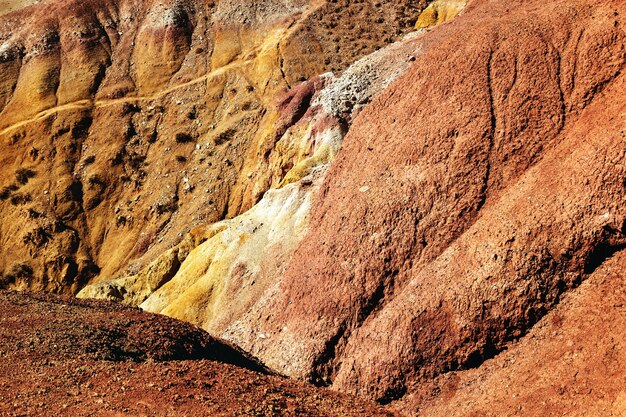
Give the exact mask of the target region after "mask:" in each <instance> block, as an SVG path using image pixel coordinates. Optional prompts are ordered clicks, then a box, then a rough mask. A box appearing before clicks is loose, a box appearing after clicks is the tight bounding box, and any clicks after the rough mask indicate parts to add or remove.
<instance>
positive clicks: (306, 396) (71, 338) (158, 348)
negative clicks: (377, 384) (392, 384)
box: [0, 292, 392, 416]
mask: <svg viewBox="0 0 626 417" xmlns="http://www.w3.org/2000/svg"><path fill="white" fill-rule="evenodd" d="M0 308H1V309H2V311H3V314H2V318H1V319H0V413H1V414H2V415H6V416H23V415H42V414H43V415H55V416H87V415H90V416H94V415H100V416H110V415H129V416H140V415H149V416H171V415H189V416H206V415H220V416H233V415H260V416H271V415H278V414H285V413H287V414H289V415H303V416H304V415H319V416H324V415H326V416H330V415H353V416H379V415H380V416H383V415H392V414H391V413H386V412H384V411H383V410H382V409H380V408H377V407H376V406H374V405H368V404H366V403H363V402H361V401H358V400H356V399H354V398H351V397H348V396H345V395H341V394H338V393H332V392H329V391H325V390H320V389H316V388H313V387H309V386H305V385H303V384H298V383H295V382H290V381H288V380H286V379H284V378H280V377H276V376H269V375H267V374H264V373H258V372H253V370H261V371H262V370H263V368H262V366H260V365H259V364H258V363H257V362H255V361H254V360H252V359H251V358H249V357H247V356H245V355H244V354H242V353H241V352H240V351H238V350H236V349H234V348H232V347H231V346H229V345H228V344H226V343H224V342H221V341H217V340H215V339H214V338H212V337H210V336H209V335H208V334H206V333H205V332H203V331H201V330H198V329H195V328H193V327H192V326H191V325H188V324H185V323H182V322H178V321H176V320H173V319H169V318H166V317H163V316H156V315H151V314H146V313H142V312H140V311H139V310H138V309H132V308H128V307H121V306H119V305H115V304H110V303H107V302H85V301H77V300H73V299H69V298H59V297H53V296H49V295H34V294H18V293H6V292H0ZM192 359H194V360H192ZM207 359H210V360H207ZM224 362H228V363H230V364H234V365H237V366H234V365H230V364H227V363H224ZM242 366H243V367H242ZM246 368H247V369H246Z"/></svg>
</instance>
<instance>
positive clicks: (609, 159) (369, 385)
mask: <svg viewBox="0 0 626 417" xmlns="http://www.w3.org/2000/svg"><path fill="white" fill-rule="evenodd" d="M623 12H624V10H623V4H621V3H620V2H593V3H592V4H590V3H589V2H587V1H584V2H583V1H568V2H563V3H559V2H556V3H550V4H545V3H544V2H525V3H523V4H517V5H515V7H513V6H512V5H511V4H509V3H508V2H486V1H485V2H482V1H476V2H474V3H473V4H472V6H471V7H469V8H468V9H467V10H466V12H465V13H464V14H463V15H462V16H461V17H459V18H458V19H456V20H455V21H453V22H452V23H450V24H449V25H445V26H442V27H441V28H439V29H438V30H436V31H433V32H430V33H429V36H427V37H425V38H424V39H425V40H427V41H428V42H429V45H425V46H424V51H423V52H422V53H421V54H420V55H419V56H418V58H417V61H416V63H415V65H414V66H413V67H412V68H411V70H410V71H409V72H408V73H407V74H406V75H405V76H403V77H402V78H401V79H399V80H398V81H397V82H396V83H395V84H393V85H392V86H391V87H390V88H389V89H388V90H387V91H386V92H385V93H383V94H382V95H381V96H379V97H378V98H377V99H376V100H375V101H374V102H373V103H372V104H371V105H370V106H369V107H368V108H366V109H365V110H364V111H363V113H361V115H360V116H359V117H358V118H357V120H356V121H355V123H354V125H353V126H352V128H351V130H350V132H349V133H348V135H347V137H346V140H345V141H344V145H343V149H342V151H341V153H340V154H339V157H338V159H337V160H336V162H335V163H334V164H333V166H332V168H331V171H330V174H329V176H328V177H327V179H326V181H325V184H324V185H323V187H322V190H321V191H320V193H319V198H318V199H317V200H316V204H315V205H314V208H313V212H312V218H311V228H310V232H309V234H308V236H307V237H306V238H305V240H304V241H303V243H302V244H301V245H300V246H299V248H298V249H297V250H296V252H295V253H294V256H293V258H292V261H291V263H290V265H289V267H288V268H287V270H286V272H285V277H284V278H283V285H282V286H281V290H280V291H279V292H278V295H277V296H276V297H275V298H274V299H273V300H272V302H270V303H268V304H266V305H264V306H263V310H260V309H259V310H257V312H258V316H259V317H258V319H256V320H252V321H251V322H249V323H248V326H249V329H250V330H249V335H248V336H247V337H243V338H242V340H237V343H239V344H241V345H242V346H245V347H246V349H250V350H251V351H252V352H254V353H255V354H257V355H258V356H259V357H261V358H262V359H263V360H264V361H266V362H267V363H268V364H270V366H272V367H274V368H275V369H280V370H281V371H283V372H286V373H288V374H291V375H297V376H301V377H305V378H310V379H313V380H317V381H320V382H323V383H327V384H331V385H333V386H334V387H336V388H338V389H342V390H347V391H349V392H355V393H359V394H361V395H365V396H368V397H372V398H377V399H379V400H381V401H385V402H386V401H392V400H394V399H397V398H401V397H402V396H403V395H404V394H405V393H406V392H407V391H408V390H410V389H411V387H412V384H414V383H416V382H419V381H423V380H425V379H429V378H433V377H435V376H437V375H440V374H442V373H445V372H449V371H452V370H458V369H467V368H470V367H475V366H478V365H480V364H481V363H482V362H483V361H484V360H485V359H486V358H489V357H491V356H493V355H495V354H497V353H498V352H499V351H501V350H502V349H504V347H505V346H506V344H507V342H509V341H510V340H513V339H514V338H517V337H520V336H522V335H524V334H525V333H526V331H527V330H528V329H529V328H530V327H531V326H533V325H534V324H535V323H536V322H537V320H538V319H539V318H541V317H542V316H543V315H544V314H545V313H546V311H548V310H549V309H551V308H553V307H554V305H555V304H556V303H558V301H559V299H560V297H561V295H562V294H563V293H564V292H566V291H568V290H569V289H571V288H572V287H575V286H576V285H578V284H579V283H580V281H581V280H583V279H585V277H586V276H587V274H589V273H590V272H591V271H592V270H593V269H594V268H595V266H596V265H597V264H598V263H600V262H602V260H603V258H604V257H605V256H608V255H609V254H610V253H611V251H612V250H613V249H612V248H615V247H619V246H620V245H622V244H623V243H624V230H623V218H624V217H623V216H624V212H623V210H624V186H623V175H624V172H623V165H622V164H623V157H624V152H623V150H624V147H623V144H622V142H623V126H624V111H623V110H624V109H623V106H624V103H623V99H622V98H621V97H622V93H623V91H624V89H623V81H622V78H621V76H620V73H621V71H622V68H623V66H624V59H625V58H624V32H623V31H622V29H621V19H622V18H621V16H623ZM478 26H480V30H479V31H476V30H474V28H476V27H478ZM616 144H619V145H616ZM363 167H367V169H363ZM313 288H316V289H318V290H314V289H313ZM252 316H253V315H252ZM303 322H306V325H305V326H303V325H302V323H303ZM259 331H260V332H262V333H263V334H264V335H265V336H266V337H265V338H264V339H259V338H258V337H256V335H257V334H258V333H257V332H259ZM248 346H250V347H248Z"/></svg>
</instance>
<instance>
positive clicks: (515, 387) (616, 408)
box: [401, 251, 626, 416]
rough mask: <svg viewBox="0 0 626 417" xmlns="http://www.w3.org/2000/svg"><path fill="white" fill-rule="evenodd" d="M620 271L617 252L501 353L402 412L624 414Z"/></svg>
mask: <svg viewBox="0 0 626 417" xmlns="http://www.w3.org/2000/svg"><path fill="white" fill-rule="evenodd" d="M624 271H626V253H624V251H621V252H619V253H618V254H617V255H615V257H614V259H610V260H608V261H607V262H606V263H604V264H603V265H602V266H601V267H599V268H598V269H597V270H596V271H594V272H593V273H592V274H591V275H590V277H589V279H587V280H586V281H585V282H584V283H583V284H582V285H581V286H580V287H579V288H577V289H576V290H575V291H573V292H572V293H571V294H568V295H567V296H565V297H564V299H563V302H562V303H561V305H559V306H558V307H557V308H556V309H555V310H554V311H551V312H550V313H549V314H548V315H546V317H545V318H544V319H542V320H541V321H540V322H539V323H538V324H537V326H536V327H535V328H533V329H532V330H531V331H530V332H529V334H528V335H527V336H525V337H524V338H523V339H522V340H520V341H519V342H517V343H514V344H512V345H511V346H510V347H509V349H508V350H507V351H506V352H504V353H502V354H500V355H498V357H497V358H495V359H492V360H489V361H487V362H485V364H484V365H483V366H481V367H480V368H479V369H476V370H471V371H466V372H461V373H450V374H448V375H446V376H445V377H443V378H440V379H439V380H437V381H436V383H434V384H432V385H430V386H429V385H425V386H424V387H423V388H422V389H421V392H420V394H416V395H413V396H410V397H409V398H407V404H403V406H402V407H401V408H403V409H406V410H418V409H419V411H420V412H419V415H427V416H477V415H480V416H502V415H523V416H528V415H533V416H546V415H568V416H621V415H623V414H624V411H626V403H625V402H624V399H625V395H626V393H625V391H624V369H626V346H625V345H624V341H623V338H622V337H620V335H622V334H624V331H626V321H625V320H624V318H625V317H626V316H625V315H624V308H625V306H626V303H625V302H626V299H625V294H626V292H625V291H624V290H625V289H626V288H625V287H624V286H625V284H626V273H625V272H624Z"/></svg>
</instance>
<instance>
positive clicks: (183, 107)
mask: <svg viewBox="0 0 626 417" xmlns="http://www.w3.org/2000/svg"><path fill="white" fill-rule="evenodd" d="M426 5H427V2H426V1H420V2H417V3H416V2H409V1H406V2H395V1H382V2H378V3H376V4H375V5H374V4H370V3H361V2H359V3H357V2H350V1H347V0H346V1H340V2H334V1H333V2H326V1H319V2H318V1H304V0H303V1H253V2H230V1H219V2H205V1H200V0H193V1H185V2H176V1H165V2H157V1H152V0H141V1H131V0H88V1H76V0H49V1H46V2H43V3H41V4H38V5H36V6H32V7H27V8H24V9H21V10H19V11H16V12H14V13H10V14H8V15H6V16H4V17H3V18H2V19H1V20H0V74H1V76H0V137H1V143H2V144H1V145H0V146H1V151H2V152H1V154H2V157H1V161H2V164H1V166H2V168H1V169H2V171H1V172H0V173H1V178H2V182H1V183H0V211H1V212H2V216H3V219H4V220H5V221H4V222H3V225H2V227H1V230H0V233H1V235H2V236H3V242H4V243H3V245H2V246H1V247H0V275H1V279H0V281H1V283H2V286H4V287H9V288H21V289H24V288H27V289H33V290H43V291H49V292H61V293H76V292H78V291H79V290H80V289H81V288H82V287H84V286H85V285H86V284H87V283H94V282H97V281H101V280H107V279H111V278H116V277H119V276H129V275H135V274H136V273H137V272H138V271H139V270H141V269H142V268H143V267H145V266H147V265H149V264H150V263H151V262H153V261H154V260H155V259H156V258H157V257H158V256H159V255H161V254H162V253H164V252H166V251H168V250H171V249H172V248H173V247H175V246H176V245H178V244H179V243H180V242H181V240H182V239H183V238H184V236H185V235H186V234H187V233H188V232H189V231H191V230H192V229H194V228H195V227H198V226H202V227H204V226H206V225H207V224H212V223H215V222H217V221H220V220H223V219H225V218H232V217H235V216H237V215H239V214H241V213H243V212H245V211H247V210H248V209H250V208H251V207H252V206H254V205H255V204H256V203H257V202H258V201H259V200H260V199H261V197H262V196H263V194H264V193H265V192H266V191H267V190H268V189H269V188H270V187H271V186H273V184H276V183H280V182H282V181H283V179H284V178H282V177H280V178H277V175H278V176H281V175H284V174H285V173H286V172H282V171H280V170H282V169H285V170H287V171H288V170H290V169H291V167H287V166H288V165H289V164H293V163H294V161H293V157H295V156H294V155H295V154H294V155H292V154H290V155H284V156H279V155H277V154H276V152H268V151H273V150H274V148H275V145H276V142H277V141H278V140H279V139H280V138H281V137H282V135H283V134H284V133H285V131H286V130H287V129H288V128H289V127H290V126H291V124H293V123H296V122H297V121H298V120H299V118H300V117H301V116H302V114H300V113H298V112H299V110H298V109H297V108H294V109H292V111H294V112H295V113H294V114H293V115H292V116H290V117H291V118H286V119H285V118H281V117H282V116H281V114H282V115H284V113H285V112H284V111H283V109H281V108H280V107H279V106H280V104H281V97H283V96H284V95H285V90H287V89H289V88H290V87H294V86H296V84H298V83H299V82H301V81H302V80H308V79H310V78H311V77H313V76H316V75H318V74H322V73H324V72H326V71H328V70H333V71H336V72H339V71H341V70H343V69H345V68H346V67H347V66H348V65H349V64H351V63H352V62H354V61H355V60H356V59H358V58H359V57H362V56H364V55H367V54H368V53H370V52H373V51H374V50H377V49H379V48H380V47H382V46H383V45H385V44H386V43H391V42H392V41H393V40H395V39H398V38H399V37H401V36H402V34H403V33H406V32H408V31H410V30H411V28H412V25H413V23H414V20H415V19H416V18H417V16H418V15H419V13H420V12H421V10H422V9H423V8H424V7H426ZM381 34H383V35H384V36H380V35H381ZM357 38H358V41H357ZM309 98H310V96H307V95H306V94H305V95H304V96H302V97H298V98H297V100H300V102H301V103H303V106H304V107H302V108H306V106H307V105H308V103H307V100H308V99H309ZM286 151H288V152H296V153H297V152H300V154H302V155H304V154H305V153H306V152H307V151H306V150H302V151H297V150H295V149H290V150H286ZM270 153H272V154H273V155H274V156H273V158H274V159H275V160H276V161H270V160H269V159H268V158H269V155H270ZM309 156H310V155H309ZM322 159H328V157H323V158H322ZM279 160H280V161H279ZM274 163H277V164H280V166H273V165H272V164H274ZM277 170H278V171H277ZM305 171H306V169H305ZM277 172H278V173H277ZM291 181H293V178H289V179H287V181H286V182H291Z"/></svg>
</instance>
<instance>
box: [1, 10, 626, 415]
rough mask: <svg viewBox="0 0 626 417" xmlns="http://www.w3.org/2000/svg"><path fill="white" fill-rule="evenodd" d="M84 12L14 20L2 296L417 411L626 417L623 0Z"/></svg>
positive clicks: (6, 117)
mask: <svg viewBox="0 0 626 417" xmlns="http://www.w3.org/2000/svg"><path fill="white" fill-rule="evenodd" d="M66 3H67V4H69V2H67V1H66V2H62V1H60V2H56V1H51V2H48V3H44V4H41V5H39V6H36V7H32V8H27V9H23V10H22V11H19V12H17V13H13V14H8V15H7V16H5V17H4V18H3V19H2V22H3V23H2V24H3V25H4V27H5V28H4V29H3V30H4V32H1V33H3V35H2V37H0V40H1V41H2V45H1V46H0V53H1V54H2V55H1V56H2V60H0V61H1V62H0V65H3V69H4V70H3V72H2V75H1V77H2V78H1V79H0V81H1V83H0V84H1V85H0V98H1V101H0V104H1V106H2V112H1V113H0V129H2V130H1V132H0V133H1V135H2V138H3V142H2V146H3V152H2V153H0V155H1V156H0V158H2V162H3V164H0V169H3V170H4V172H5V174H4V175H3V176H2V178H3V181H5V185H3V187H4V188H2V189H1V191H0V197H1V202H0V210H2V214H3V216H5V217H4V218H6V219H7V220H6V221H5V222H4V223H3V224H2V225H1V226H0V232H1V234H0V236H2V238H3V245H2V246H1V247H0V271H3V272H2V285H3V286H4V287H8V288H18V289H40V290H46V291H57V292H68V293H77V294H78V296H79V297H85V298H90V297H93V298H104V299H109V300H115V301H119V302H122V303H127V304H131V305H135V306H140V307H141V308H143V309H145V310H148V311H151V312H157V313H162V314H166V315H169V316H172V317H175V318H179V319H182V320H185V321H188V322H191V323H193V324H195V325H198V326H200V327H202V328H204V329H206V330H208V331H209V332H210V333H212V334H213V335H215V336H219V337H222V338H224V339H227V340H229V341H230V342H233V343H235V344H237V345H238V346H240V347H241V348H242V349H244V350H245V351H247V352H250V353H251V354H252V355H254V356H255V357H257V358H259V359H260V360H261V361H262V362H263V363H264V364H265V365H266V366H268V367H269V368H271V369H273V370H275V371H277V372H279V373H281V374H284V375H287V376H290V377H294V378H300V379H304V380H307V381H310V382H314V383H316V384H318V385H323V386H328V387H332V388H333V389H336V390H339V391H343V392H347V393H351V394H356V395H359V396H362V397H365V398H368V399H373V400H377V401H379V402H381V403H383V404H392V407H398V408H400V409H402V411H403V412H405V413H406V414H408V415H422V414H423V412H424V410H428V412H429V413H432V414H433V415H449V414H452V415H454V414H455V413H456V414H457V415H472V413H474V414H481V415H482V414H484V413H485V410H490V409H491V407H490V405H489V402H488V401H489V400H488V399H489V398H505V397H511V398H518V397H517V396H518V394H519V395H520V396H521V397H523V398H527V399H528V402H529V403H532V404H536V403H542V402H545V403H546V404H547V403H550V404H552V405H554V410H555V413H565V412H564V411H563V410H569V411H571V406H570V405H568V404H566V403H567V402H568V401H570V400H572V401H574V402H575V403H576V404H580V407H581V408H580V409H581V410H590V412H591V413H592V414H593V413H594V412H595V410H599V409H604V408H607V407H609V408H610V407H612V408H611V409H612V410H614V411H615V413H617V412H618V411H619V410H620V407H622V405H623V401H622V400H623V398H622V397H623V395H621V394H620V392H621V391H620V390H621V389H622V388H621V386H620V387H617V385H615V386H611V387H610V388H607V390H606V391H605V392H606V393H608V394H606V395H610V396H611V397H610V398H611V400H610V401H608V400H606V398H600V397H601V395H595V394H592V392H593V390H591V391H590V390H589V389H588V385H589V384H598V383H599V382H598V381H599V380H600V379H601V374H602V372H604V371H606V373H608V374H611V375H616V378H617V379H616V380H620V381H621V379H619V378H621V377H623V375H622V372H620V371H619V370H618V371H616V370H615V366H612V365H607V364H610V363H621V362H623V361H620V360H619V358H620V357H622V356H624V355H623V347H622V344H620V343H617V342H615V343H614V342H611V341H610V340H609V339H608V338H607V337H606V335H607V334H611V332H614V333H616V334H619V331H620V329H621V328H622V327H623V323H622V321H623V320H620V319H619V317H620V311H621V310H620V308H621V307H620V306H621V301H620V299H621V298H623V297H620V294H619V291H617V290H615V288H617V289H619V288H621V284H620V280H621V279H622V278H623V273H622V272H621V271H622V270H623V269H624V265H623V263H624V262H623V258H624V257H623V256H622V255H623V250H624V248H625V247H626V226H625V224H626V223H625V220H624V219H625V218H626V213H625V212H624V211H625V209H624V207H625V206H624V204H625V203H626V201H625V195H626V193H625V192H624V189H625V187H624V174H625V172H624V166H625V161H624V157H625V155H626V153H625V151H624V146H623V141H624V137H625V135H624V126H626V119H625V115H626V107H625V106H626V104H625V103H624V98H623V92H624V91H625V88H626V79H625V78H624V75H623V70H624V67H625V65H626V34H625V33H624V30H623V24H624V20H623V16H624V15H625V13H626V5H625V4H623V2H621V1H617V0H608V1H604V0H592V1H589V0H558V1H554V2H545V1H540V0H529V1H525V2H516V3H515V4H513V3H511V2H509V1H505V0H473V1H469V2H465V1H443V0H442V1H440V0H437V1H433V2H408V1H407V2H391V1H389V2H385V1H381V2H371V3H370V2H357V1H348V0H344V1H328V2H326V1H315V2H313V1H254V2H237V1H228V2H225V1H221V2H219V1H218V2H206V3H205V2H202V1H200V0H198V1H195V2H193V1H189V2H171V3H170V2H160V3H159V2H154V3H152V2H148V1H145V2H140V1H135V2H133V1H130V0H128V1H125V2H124V1H113V0H109V1H108V2H107V1H95V0H93V1H92V2H81V3H80V6H77V7H76V8H72V9H71V10H72V11H71V12H68V11H62V10H66V9H62V8H61V6H60V5H62V4H66ZM81 7H82V9H81ZM67 10H70V9H67ZM63 13H65V14H66V15H68V16H65V17H67V18H68V19H69V18H70V17H72V16H73V17H74V18H75V19H74V20H73V22H74V24H73V26H72V27H71V28H69V27H68V26H64V25H65V23H63V22H65V20H63V21H61V20H59V19H58V16H59V15H62V14H63ZM25 16H29V19H32V20H33V21H35V22H37V25H35V26H33V28H32V29H31V30H26V29H24V31H23V32H21V31H18V32H15V31H11V30H9V29H8V28H10V27H15V25H14V23H15V22H16V21H17V19H23V18H24V17H25ZM67 21H72V20H71V19H69V20H67ZM11 24H13V26H11ZM81 25H82V26H81ZM409 32H410V33H409ZM73 87H75V88H73ZM16 236H17V237H16ZM605 282H610V283H611V285H610V286H611V289H610V290H609V289H604V290H603V288H605V287H604V286H603V285H604V284H603V283H605ZM605 296H606V298H607V299H610V300H611V301H610V304H607V305H604V306H603V307H601V305H602V303H601V301H600V300H601V299H602V298H603V297H605ZM591 310H594V311H597V312H598V314H597V315H596V316H594V317H604V318H606V322H607V323H608V322H610V323H611V324H607V325H606V326H603V325H601V324H599V322H600V321H602V320H596V319H591V318H589V317H587V316H589V315H590V314H588V313H583V312H585V311H591ZM578 322H580V323H581V324H582V325H584V326H585V327H584V328H585V329H587V330H585V333H588V334H589V335H590V339H589V340H583V339H584V337H582V336H581V334H582V333H581V331H580V329H576V323H578ZM555 323H556V324H555ZM591 329H595V331H591ZM533 338H538V339H539V340H540V341H541V346H539V345H537V343H535V342H534V341H533ZM562 339H567V340H562ZM573 340H576V341H577V342H574V341H573ZM561 341H563V343H565V346H567V347H568V349H565V348H564V347H563V343H561ZM570 341H571V344H568V343H569V342H570ZM596 343H597V344H600V345H601V346H602V349H597V350H595V351H594V349H593V345H594V344H596ZM576 344H578V345H579V346H580V348H579V349H578V347H575V346H577V345H576ZM570 347H571V348H572V349H569V348H570ZM509 349H510V352H512V353H510V354H508V353H507V352H505V351H507V350H509ZM576 349H578V350H576ZM555 352H558V353H559V355H561V356H559V358H560V359H559V358H556V359H554V358H555V355H556V354H555ZM576 352H580V353H581V355H582V353H583V352H584V354H585V355H586V356H585V358H588V359H589V360H590V361H591V362H590V363H593V364H594V366H593V367H591V366H589V365H586V362H585V361H584V360H583V359H580V358H579V357H577V356H575V355H574V353H576ZM576 354H577V353H576ZM543 356H545V357H552V358H553V359H554V360H552V362H551V363H550V364H546V363H543V364H540V363H534V364H533V360H532V357H543ZM503 358H504V359H503ZM516 358H519V359H520V363H522V364H523V365H517V366H511V365H510V363H513V362H511V360H512V361H515V360H516ZM563 358H566V359H563ZM615 358H618V359H615ZM568 363H569V364H571V365H572V366H573V367H574V368H575V369H573V372H574V375H575V376H572V375H571V374H567V373H564V372H562V370H561V368H559V369H557V368H556V365H554V364H560V365H561V366H566V364H568ZM529 370H536V371H537V375H538V378H541V380H540V381H539V382H538V384H540V385H541V386H542V389H543V390H545V392H548V391H549V390H550V389H553V390H556V392H557V393H559V395H563V393H565V392H568V395H569V396H566V397H563V399H559V400H555V401H553V402H550V401H552V400H553V398H552V396H551V394H550V398H547V397H545V396H541V395H539V396H538V395H535V392H536V390H535V391H533V392H530V391H528V390H526V391H524V392H517V391H518V390H517V387H519V390H522V388H523V385H524V383H523V381H527V380H528V378H531V377H530V376H528V374H527V372H528V371H529ZM599 370H602V372H600V371H599ZM551 372H554V373H555V374H556V375H560V376H561V377H562V379H563V380H567V381H569V383H570V384H571V386H572V387H573V388H572V389H571V390H568V389H566V388H564V387H560V388H555V384H556V382H555V381H556V380H555V378H553V377H551V376H550V375H549V374H550V373H551ZM579 372H580V375H581V378H580V379H578V377H577V376H576V375H579ZM520 375H527V376H526V379H520V378H521V376H520ZM494 378H502V379H503V380H505V381H517V382H516V383H515V387H516V388H515V389H512V388H510V386H508V385H507V386H505V387H504V388H502V386H501V384H500V385H499V382H501V381H499V380H497V379H494ZM622 379H623V378H622ZM520 381H521V382H520ZM513 391H515V392H513ZM457 392H458V397H455V395H456V394H455V393H457ZM550 392H552V391H550ZM513 395H515V397H513ZM546 396H548V394H546ZM583 396H584V397H585V398H588V399H589V398H590V399H591V400H586V399H585V400H584V399H583ZM470 397H471V398H476V399H477V401H476V402H475V403H474V402H472V401H470V400H469V399H468V398H470ZM589 401H591V402H589ZM570 403H571V402H570ZM511 404H515V409H514V410H513V409H512V408H511V407H509V406H508V403H506V402H504V401H502V402H501V403H499V404H496V405H494V407H493V409H494V410H495V409H498V410H502V411H501V412H502V414H516V413H517V414H519V415H525V414H524V405H523V404H520V403H519V402H518V401H517V400H512V401H511ZM520 406H521V408H520ZM568 407H569V408H568ZM512 410H513V411H512ZM535 413H537V412H535ZM539 414H540V413H539ZM609 415H610V413H609Z"/></svg>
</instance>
